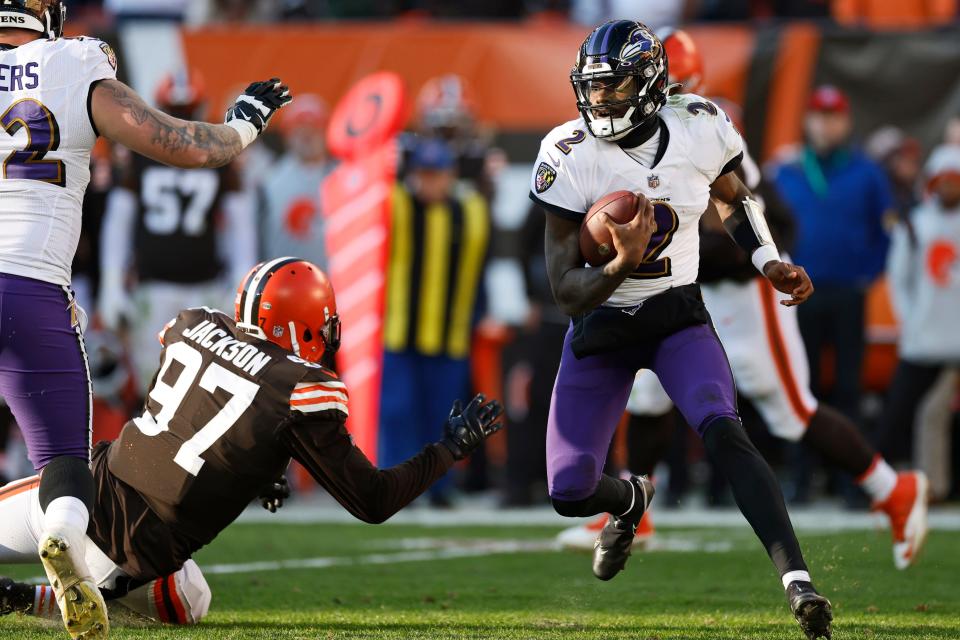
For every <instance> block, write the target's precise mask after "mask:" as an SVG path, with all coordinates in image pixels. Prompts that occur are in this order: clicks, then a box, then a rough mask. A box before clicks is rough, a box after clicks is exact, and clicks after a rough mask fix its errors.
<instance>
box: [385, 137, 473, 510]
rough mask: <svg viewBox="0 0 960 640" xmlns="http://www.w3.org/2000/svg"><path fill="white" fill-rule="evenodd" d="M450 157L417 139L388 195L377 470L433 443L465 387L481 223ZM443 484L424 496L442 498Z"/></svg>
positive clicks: (443, 148) (442, 146) (437, 144)
mask: <svg viewBox="0 0 960 640" xmlns="http://www.w3.org/2000/svg"><path fill="white" fill-rule="evenodd" d="M456 177H457V173H456V166H455V158H454V155H453V151H452V150H451V149H450V147H449V145H447V144H446V143H444V142H442V141H440V140H424V141H422V142H421V143H420V144H419V145H418V146H417V147H416V148H415V149H414V152H413V155H412V157H411V158H410V174H409V176H408V178H407V181H406V184H403V183H401V184H398V185H397V187H396V188H395V190H394V194H393V211H392V233H391V238H392V240H391V247H390V257H389V262H388V272H387V292H386V296H387V305H386V317H385V326H384V347H385V350H386V353H385V354H384V364H383V383H382V391H381V393H382V398H381V403H380V437H379V458H378V462H379V464H380V465H382V466H385V467H388V466H391V465H394V464H399V463H400V462H402V461H403V460H405V459H406V458H408V457H410V456H411V455H413V454H415V453H416V452H417V451H419V450H420V449H421V448H422V447H423V444H424V443H425V442H432V441H434V440H436V439H437V437H438V436H439V435H440V434H439V428H440V426H441V425H442V424H443V422H444V420H445V418H446V416H447V413H448V412H449V410H450V401H451V399H453V398H464V397H466V395H467V393H468V392H469V387H470V362H469V356H470V351H471V344H472V334H473V330H474V328H475V326H476V324H477V320H478V317H479V310H480V307H481V284H482V274H483V270H484V263H485V260H486V255H487V243H488V241H489V235H490V221H489V214H488V211H487V206H486V203H485V201H484V199H483V198H482V197H480V196H479V195H478V194H476V193H471V194H467V195H465V196H462V197H458V196H456V195H455V189H454V186H455V183H456ZM448 490H449V479H447V480H441V481H440V482H438V483H437V484H435V485H434V486H433V488H432V489H431V494H430V496H431V500H432V502H433V503H434V504H437V505H445V504H447V503H448V501H449V496H448Z"/></svg>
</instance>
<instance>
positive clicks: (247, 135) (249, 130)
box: [226, 119, 258, 149]
mask: <svg viewBox="0 0 960 640" xmlns="http://www.w3.org/2000/svg"><path fill="white" fill-rule="evenodd" d="M226 124H227V126H228V127H231V128H232V129H233V130H234V131H236V132H237V133H239V134H240V144H241V145H243V148H244V149H246V148H247V147H248V146H250V144H251V143H252V142H253V141H254V140H256V139H257V135H258V132H257V128H256V127H255V126H253V125H252V124H250V123H249V122H247V121H246V120H238V119H234V120H230V121H229V122H227V123H226Z"/></svg>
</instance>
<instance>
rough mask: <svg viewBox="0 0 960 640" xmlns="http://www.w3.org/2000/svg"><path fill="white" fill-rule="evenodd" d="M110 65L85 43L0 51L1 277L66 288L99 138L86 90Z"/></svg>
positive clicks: (106, 54)
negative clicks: (11, 276)
mask: <svg viewBox="0 0 960 640" xmlns="http://www.w3.org/2000/svg"><path fill="white" fill-rule="evenodd" d="M116 66H117V59H116V56H115V55H114V53H113V51H112V50H111V49H110V46H109V45H107V44H106V43H104V42H101V41H100V40H94V39H91V38H60V39H58V40H45V39H40V40H34V41H32V42H30V43H28V44H24V45H21V46H19V47H13V48H2V46H0V114H2V115H0V129H2V130H0V159H2V162H3V167H2V169H3V171H2V175H0V273H9V274H13V275H18V276H24V277H27V278H34V279H36V280H42V281H44V282H51V283H54V284H58V285H69V284H70V265H71V263H72V262H73V255H74V253H75V252H76V250H77V242H78V241H79V238H80V218H81V208H82V204H83V194H84V192H85V191H86V189H87V183H88V182H89V181H90V150H91V149H92V148H93V145H94V143H95V142H96V139H97V132H96V130H95V128H94V125H93V122H92V121H91V117H90V111H89V97H90V91H91V89H92V86H93V83H95V82H97V81H98V80H105V79H108V78H115V77H116V74H117V71H116Z"/></svg>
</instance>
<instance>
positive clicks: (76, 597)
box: [38, 533, 110, 640]
mask: <svg viewBox="0 0 960 640" xmlns="http://www.w3.org/2000/svg"><path fill="white" fill-rule="evenodd" d="M38 551H39V553H40V562H42V563H43V568H44V570H45V571H46V572H47V578H48V579H49V580H50V585H51V586H52V587H53V592H54V593H55V594H56V596H57V604H58V605H59V606H60V614H61V615H62V616H63V624H64V626H65V627H66V629H67V633H69V634H70V637H71V638H73V639H74V640H78V639H82V640H101V639H103V638H106V637H107V636H108V635H109V633H110V621H109V619H108V618H107V605H106V603H105V602H104V601H103V596H102V595H101V594H100V589H99V588H97V585H96V584H95V583H94V582H93V579H92V578H91V577H90V576H89V573H90V572H89V571H87V570H86V563H85V562H83V561H82V560H81V561H80V562H78V561H76V559H75V558H73V557H72V556H73V553H75V552H76V553H82V548H81V545H78V546H77V547H73V546H72V545H71V544H70V543H69V542H68V541H67V536H65V535H61V534H58V533H46V534H44V536H43V537H42V538H41V540H40V546H39V548H38Z"/></svg>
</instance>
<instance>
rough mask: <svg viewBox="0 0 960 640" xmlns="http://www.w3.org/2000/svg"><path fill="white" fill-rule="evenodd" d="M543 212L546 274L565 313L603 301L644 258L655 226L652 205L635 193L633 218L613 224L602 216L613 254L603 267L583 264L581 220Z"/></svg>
mask: <svg viewBox="0 0 960 640" xmlns="http://www.w3.org/2000/svg"><path fill="white" fill-rule="evenodd" d="M545 215H546V216H547V232H546V234H547V236H546V257H547V275H548V276H549V278H550V286H551V287H552V288H553V297H554V299H555V300H556V301H557V306H558V307H560V310H561V311H563V312H564V313H565V314H567V315H568V316H577V315H580V314H583V313H586V312H588V311H591V310H592V309H595V308H596V307H598V306H600V305H601V304H603V303H604V302H606V300H607V298H609V297H610V296H611V295H612V294H613V292H614V291H616V290H617V287H619V286H620V284H621V283H622V282H623V281H624V280H626V279H627V276H628V275H630V274H631V273H633V272H634V271H635V270H636V268H637V266H638V265H639V264H640V262H641V261H642V260H643V254H644V253H645V252H646V250H647V244H648V243H649V242H650V236H651V234H652V233H653V230H654V228H655V227H656V223H655V222H654V221H653V205H652V204H650V202H649V201H648V200H647V199H646V198H645V197H644V196H643V195H640V194H638V208H637V213H636V215H635V216H634V218H633V220H631V221H630V222H627V223H626V224H616V223H615V222H613V221H612V220H611V219H610V218H609V217H605V220H604V224H605V225H606V226H607V228H608V229H610V235H611V236H612V237H613V245H614V249H616V257H614V259H613V260H611V261H610V262H608V263H607V264H605V265H603V266H602V267H584V266H583V263H584V260H583V256H582V255H580V224H579V223H577V222H573V221H571V220H566V219H564V218H561V217H559V216H556V215H553V214H551V213H549V212H547V213H546V214H545ZM601 215H604V216H605V214H601Z"/></svg>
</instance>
